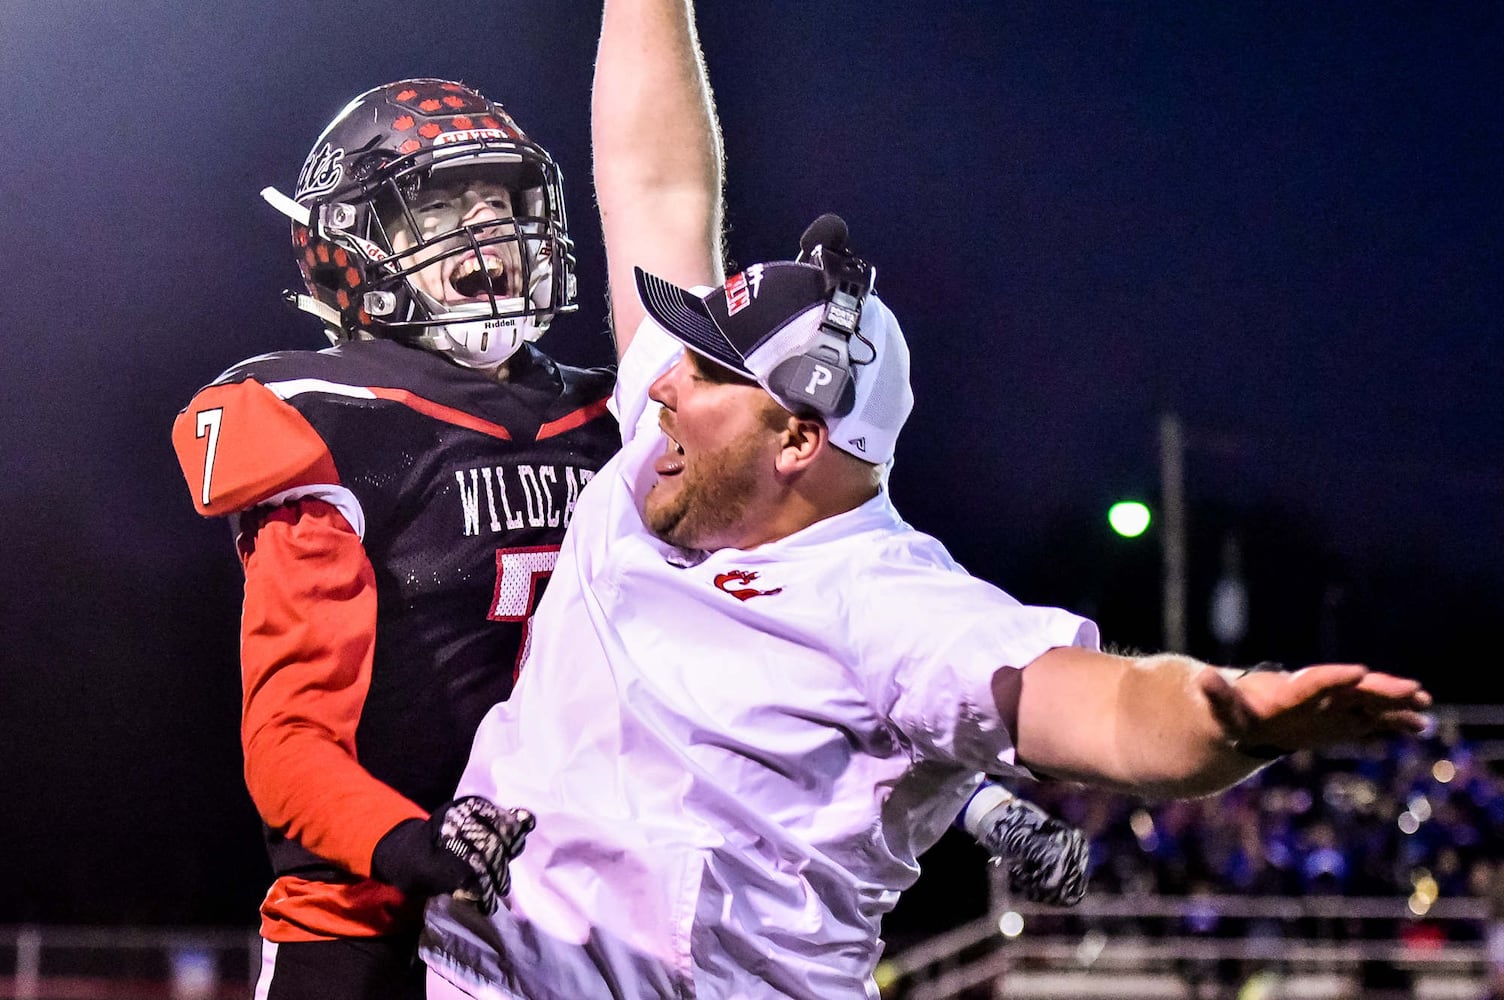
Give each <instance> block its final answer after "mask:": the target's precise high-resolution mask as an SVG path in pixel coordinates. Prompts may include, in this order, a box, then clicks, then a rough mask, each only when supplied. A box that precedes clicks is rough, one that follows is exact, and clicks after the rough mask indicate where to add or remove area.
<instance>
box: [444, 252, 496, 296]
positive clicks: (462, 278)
mask: <svg viewBox="0 0 1504 1000" xmlns="http://www.w3.org/2000/svg"><path fill="white" fill-rule="evenodd" d="M482 260H484V262H485V266H484V267H482V266H481V261H482ZM508 286H509V281H508V274H507V266H506V265H505V264H503V263H502V262H501V260H500V258H497V257H493V256H491V255H490V254H482V255H481V259H480V260H478V259H476V256H475V254H469V255H467V256H466V257H464V258H463V259H461V260H460V262H459V263H458V264H456V265H455V267H454V270H453V271H451V272H450V273H449V287H450V288H452V289H454V291H455V293H456V294H457V295H459V296H460V297H461V298H465V299H480V298H486V297H487V296H489V295H491V294H495V295H496V296H497V297H499V298H506V297H507V296H509V295H511V294H512V291H511V289H510V287H508Z"/></svg>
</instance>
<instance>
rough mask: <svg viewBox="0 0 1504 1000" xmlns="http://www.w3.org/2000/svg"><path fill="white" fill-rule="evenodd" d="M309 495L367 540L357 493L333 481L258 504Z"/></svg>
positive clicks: (271, 504)
mask: <svg viewBox="0 0 1504 1000" xmlns="http://www.w3.org/2000/svg"><path fill="white" fill-rule="evenodd" d="M310 381H311V380H310ZM308 497H312V498H313V499H315V500H322V501H324V502H325V503H326V504H328V505H329V506H331V507H333V508H334V509H335V510H337V511H339V512H340V514H341V515H343V516H344V519H345V520H346V521H348V522H349V523H350V527H351V528H354V529H355V534H356V535H357V536H358V537H359V538H360V540H361V541H362V542H363V541H365V540H366V512H365V510H364V508H362V507H361V506H360V501H359V500H357V499H356V498H355V494H354V493H351V492H350V491H349V490H347V489H345V487H343V486H336V485H335V484H333V483H314V484H311V485H308V486H294V487H293V488H292V489H290V490H283V491H282V492H281V493H274V494H272V495H271V496H269V497H267V498H266V499H265V500H263V501H261V502H260V503H258V504H257V505H256V506H257V507H280V506H282V505H283V504H285V503H292V502H293V501H294V500H304V499H307V498H308Z"/></svg>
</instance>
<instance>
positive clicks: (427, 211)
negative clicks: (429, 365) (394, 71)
mask: <svg viewBox="0 0 1504 1000" xmlns="http://www.w3.org/2000/svg"><path fill="white" fill-rule="evenodd" d="M261 194H262V197H264V198H265V199H266V200H267V201H268V202H269V203H271V205H272V206H273V207H275V208H276V209H277V210H278V211H280V212H282V213H283V214H284V215H286V216H288V217H289V218H291V219H292V222H293V226H292V239H293V246H294V250H295V252H296V253H297V255H298V266H299V268H300V269H301V270H302V272H303V280H304V282H305V283H306V285H307V286H308V293H307V294H306V295H301V294H295V293H292V292H289V293H287V294H288V298H289V300H290V301H292V302H293V304H294V305H296V306H297V307H298V308H300V309H302V310H304V311H305V312H309V313H312V314H314V315H316V316H318V317H319V318H320V319H321V320H323V321H324V324H325V332H326V333H327V334H328V335H329V339H330V341H331V342H333V343H338V342H340V341H341V340H346V339H349V338H351V337H354V336H358V335H359V334H360V333H362V332H364V333H366V334H370V335H374V336H381V337H388V338H392V339H398V340H404V341H407V342H409V343H413V344H416V345H418V346H422V347H426V348H428V349H430V350H435V351H441V352H443V353H445V354H447V355H449V356H450V357H451V358H453V359H454V360H455V361H457V362H459V363H461V364H464V365H468V366H471V367H477V368H484V367H491V366H494V365H497V364H499V363H501V362H503V361H505V360H507V359H508V358H509V357H511V356H512V354H514V353H515V352H516V351H517V349H518V348H519V347H521V346H522V344H523V343H524V342H527V341H532V340H537V339H538V337H540V336H542V334H543V333H544V331H546V330H547V329H548V325H549V323H550V322H551V321H552V320H553V318H554V316H556V315H558V314H559V313H563V312H571V311H573V310H574V309H575V308H576V303H575V275H574V266H575V258H574V244H573V243H572V242H571V240H570V238H569V231H568V225H567V221H566V217H565V211H564V193H563V180H562V178H561V176H560V173H559V168H558V166H557V165H556V164H555V163H554V161H553V158H552V157H550V156H549V155H548V153H547V152H546V151H544V150H543V149H542V148H540V147H539V146H537V145H535V144H534V143H533V142H532V141H530V140H529V139H528V138H527V136H526V135H525V134H524V133H523V132H522V130H521V129H520V128H518V127H517V123H516V122H515V121H513V120H512V117H511V116H510V115H509V114H507V112H506V110H505V109H504V108H502V107H501V105H499V104H496V103H495V102H493V101H491V100H488V99H487V98H486V97H484V96H482V95H481V94H479V93H476V92H475V91H474V90H471V89H470V88H469V87H466V86H464V85H462V84H459V83H454V82H452V81H449V80H433V79H413V80H399V81H397V82H396V83H389V84H386V85H385V86H381V87H376V88H374V89H372V90H368V91H366V92H365V93H364V94H361V95H360V96H359V97H357V98H355V100H353V101H351V102H350V104H349V105H347V106H346V107H345V109H344V110H343V111H341V112H340V113H339V114H338V115H337V116H336V117H335V119H334V121H332V122H331V123H330V124H329V126H328V127H327V128H325V129H324V131H323V133H322V134H320V135H319V137H318V139H316V140H315V141H314V144H313V149H312V150H310V151H309V153H308V158H307V159H306V160H305V161H304V163H303V169H302V171H301V172H300V173H299V175H298V185H297V188H296V190H295V191H294V192H293V195H292V197H291V198H289V197H287V196H286V195H284V194H282V193H280V192H278V191H277V190H275V189H274V188H266V189H265V190H263V191H262V192H261Z"/></svg>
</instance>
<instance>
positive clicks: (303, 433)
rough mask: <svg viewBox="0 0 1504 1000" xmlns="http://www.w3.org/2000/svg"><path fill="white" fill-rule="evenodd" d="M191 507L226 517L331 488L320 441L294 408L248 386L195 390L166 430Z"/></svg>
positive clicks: (331, 472)
mask: <svg viewBox="0 0 1504 1000" xmlns="http://www.w3.org/2000/svg"><path fill="white" fill-rule="evenodd" d="M172 446H173V449H174V450H175V451H176V452H177V455H178V464H179V465H181V466H182V469H183V477H184V478H185V479H187V480H188V488H189V489H190V490H192V492H193V505H194V506H195V507H197V508H198V512H199V513H200V514H203V515H205V516H206V517H213V516H218V515H221V514H233V513H234V512H236V511H239V510H244V509H246V508H247V507H251V506H253V505H255V504H257V503H259V502H261V501H262V500H265V499H266V498H267V497H270V496H274V495H275V494H277V493H279V492H281V491H283V490H286V489H291V488H292V487H295V486H309V485H313V484H317V483H338V482H339V473H338V471H337V470H336V469H335V467H334V459H333V458H332V457H331V456H330V454H329V449H328V448H327V447H326V446H325V444H324V440H323V438H321V437H319V434H318V432H317V431H315V430H314V429H313V427H312V426H310V425H309V423H308V421H307V420H305V419H304V418H303V415H302V414H301V413H299V412H298V411H297V410H296V409H294V408H293V407H291V406H289V405H288V404H287V403H286V402H284V401H283V400H281V399H279V398H277V396H276V394H274V393H273V392H272V391H271V390H270V389H268V388H267V387H266V386H264V385H262V384H261V383H259V382H256V381H254V380H252V379H247V380H245V381H243V382H230V383H223V384H218V385H211V386H209V387H208V388H206V389H203V390H201V391H200V392H199V393H198V394H197V395H196V396H194V397H193V399H192V401H191V402H189V404H188V406H187V407H186V408H184V409H183V411H182V412H181V413H179V414H178V416H177V419H176V420H174V421H173V424H172Z"/></svg>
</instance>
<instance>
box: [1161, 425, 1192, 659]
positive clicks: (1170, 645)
mask: <svg viewBox="0 0 1504 1000" xmlns="http://www.w3.org/2000/svg"><path fill="white" fill-rule="evenodd" d="M1159 495H1160V505H1161V506H1162V507H1163V508H1164V509H1163V512H1162V513H1163V514H1164V523H1163V524H1162V525H1161V526H1160V533H1161V538H1162V545H1163V549H1164V612H1163V615H1164V617H1163V626H1164V645H1165V649H1166V650H1168V651H1169V652H1172V653H1184V652H1185V648H1186V631H1185V601H1186V551H1185V550H1186V541H1185V535H1186V532H1185V436H1184V435H1183V434H1182V432H1181V427H1180V418H1179V417H1177V416H1176V415H1175V414H1174V413H1163V414H1161V415H1160V418H1159Z"/></svg>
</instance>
